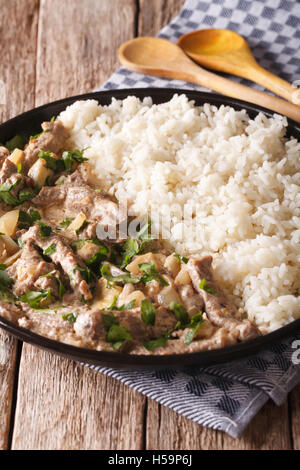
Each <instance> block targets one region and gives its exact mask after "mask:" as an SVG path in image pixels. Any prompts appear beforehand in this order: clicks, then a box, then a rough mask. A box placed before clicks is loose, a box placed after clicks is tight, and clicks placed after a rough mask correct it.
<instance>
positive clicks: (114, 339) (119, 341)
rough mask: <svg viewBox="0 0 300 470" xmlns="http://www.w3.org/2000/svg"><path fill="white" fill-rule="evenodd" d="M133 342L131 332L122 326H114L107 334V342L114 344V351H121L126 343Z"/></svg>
mask: <svg viewBox="0 0 300 470" xmlns="http://www.w3.org/2000/svg"><path fill="white" fill-rule="evenodd" d="M128 340H132V336H131V334H130V333H129V331H127V330H126V328H124V327H123V326H121V325H115V324H114V325H112V326H111V327H110V329H109V330H108V332H107V335H106V341H107V342H108V343H112V347H113V348H114V349H120V347H121V346H122V345H123V343H124V342H125V341H128Z"/></svg>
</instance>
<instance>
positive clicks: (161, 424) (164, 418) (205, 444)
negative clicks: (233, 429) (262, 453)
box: [146, 400, 291, 450]
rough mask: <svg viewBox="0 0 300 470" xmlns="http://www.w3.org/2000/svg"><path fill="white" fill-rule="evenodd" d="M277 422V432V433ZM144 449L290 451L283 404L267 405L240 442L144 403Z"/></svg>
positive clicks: (157, 406) (151, 404)
mask: <svg viewBox="0 0 300 470" xmlns="http://www.w3.org/2000/svg"><path fill="white" fill-rule="evenodd" d="M279 423H280V431H279ZM146 444H147V449H149V450H154V449H157V450H167V449H176V450H186V449H189V450H208V449H209V450H217V449H218V450H221V449H222V450H229V449H231V450H252V449H262V450H263V449H264V450H283V449H285V450H287V449H291V441H290V437H289V420H288V407H287V404H285V405H283V406H281V407H277V406H275V405H274V404H273V403H271V402H270V403H267V404H266V405H265V406H264V408H263V409H262V410H261V411H260V413H259V414H258V415H257V416H256V417H255V418H254V419H253V421H252V423H251V424H250V425H249V427H248V429H247V430H246V431H245V433H244V435H243V436H242V437H241V438H240V439H233V438H231V437H229V436H228V435H226V434H224V433H222V432H220V431H214V430H212V429H208V428H205V427H202V426H199V425H198V424H196V423H193V422H192V421H190V420H188V419H186V418H184V417H182V416H180V415H178V414H176V413H174V412H173V411H171V410H169V409H168V408H165V407H163V406H160V405H158V404H157V403H156V402H154V401H152V400H151V401H150V400H149V403H148V414H147V442H146Z"/></svg>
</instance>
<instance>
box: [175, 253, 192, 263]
mask: <svg viewBox="0 0 300 470" xmlns="http://www.w3.org/2000/svg"><path fill="white" fill-rule="evenodd" d="M173 256H175V258H176V259H177V261H178V263H179V264H181V262H182V263H185V264H187V263H188V261H189V259H188V258H185V256H181V255H179V254H178V253H174V254H173Z"/></svg>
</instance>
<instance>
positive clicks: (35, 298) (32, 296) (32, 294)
mask: <svg viewBox="0 0 300 470" xmlns="http://www.w3.org/2000/svg"><path fill="white" fill-rule="evenodd" d="M50 299H51V290H50V289H42V290H41V291H28V292H26V293H25V294H23V295H22V296H21V297H20V300H21V302H25V303H28V304H29V305H30V307H31V308H34V309H38V308H40V306H41V303H42V302H43V303H45V302H46V301H48V300H50Z"/></svg>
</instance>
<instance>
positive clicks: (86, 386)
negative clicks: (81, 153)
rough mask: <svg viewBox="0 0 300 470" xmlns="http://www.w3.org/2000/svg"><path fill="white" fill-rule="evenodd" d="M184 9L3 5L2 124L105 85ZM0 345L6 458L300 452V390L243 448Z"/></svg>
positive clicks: (11, 342) (70, 365)
mask: <svg viewBox="0 0 300 470" xmlns="http://www.w3.org/2000/svg"><path fill="white" fill-rule="evenodd" d="M183 3H184V1H183V0H150V1H149V0H9V1H7V0H0V11H1V19H0V46H1V49H0V50H1V56H2V64H1V68H0V80H2V82H4V83H5V85H6V90H7V105H6V106H0V121H1V122H3V121H5V120H7V119H8V118H10V117H12V116H15V115H17V114H19V113H21V112H23V111H25V110H27V109H31V108H34V107H35V106H38V105H41V104H44V103H47V102H49V101H53V100H56V99H60V98H64V97H66V96H72V95H77V94H79V93H86V92H89V91H91V90H93V89H94V88H95V87H97V86H100V85H101V84H102V83H103V82H104V81H105V80H106V79H107V78H108V77H109V76H110V75H111V74H112V72H114V71H115V70H117V69H118V67H119V62H118V58H117V49H118V46H119V45H120V44H121V43H123V42H124V41H127V40H129V39H131V38H133V37H135V36H138V35H143V36H152V35H155V34H156V33H157V32H158V31H159V30H160V29H161V28H162V26H164V25H165V24H167V23H168V22H169V21H170V20H171V18H173V17H174V16H175V15H176V14H177V13H178V11H179V10H180V8H181V6H182V5H183ZM0 346H1V347H0V396H1V400H0V449H81V450H84V449H118V450H119V449H130V450H132V449H149V450H153V449H155V450H159V449H161V450H163V449H172V450H181V449H182V450H186V449H293V448H294V449H300V387H298V388H297V389H296V390H294V391H293V392H292V393H291V394H290V396H289V399H288V401H287V402H286V403H285V404H284V405H283V406H281V407H277V406H275V405H274V404H273V403H268V404H267V405H266V406H265V407H264V408H263V409H262V410H261V411H260V413H259V414H258V415H257V416H256V417H255V419H254V420H253V422H252V423H251V424H250V426H249V427H248V429H247V431H246V432H245V434H244V436H243V437H242V438H241V439H239V440H237V439H232V438H230V437H228V436H227V435H225V434H223V433H222V432H218V431H213V430H211V429H207V428H204V427H202V426H199V425H197V424H195V423H193V422H192V421H190V420H188V419H186V418H183V417H182V416H180V415H178V414H176V413H175V412H173V411H171V410H169V409H168V408H165V407H163V406H161V405H159V404H158V403H156V402H155V401H152V400H150V399H147V398H146V397H144V396H143V395H141V394H139V393H137V392H135V391H133V390H131V389H130V388H128V387H126V386H125V385H122V384H120V383H119V382H118V381H116V380H114V379H112V378H109V377H104V376H103V375H101V374H99V373H97V372H94V371H92V370H90V369H88V368H87V367H83V366H80V365H78V364H76V363H74V362H71V361H68V360H65V359H62V358H60V357H58V356H55V355H53V354H50V353H48V352H44V351H41V350H39V349H37V348H35V347H32V346H30V345H28V344H25V343H24V344H22V343H21V342H18V341H16V340H15V339H14V338H13V337H11V336H9V335H7V334H6V333H4V332H2V331H1V330H0Z"/></svg>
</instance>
